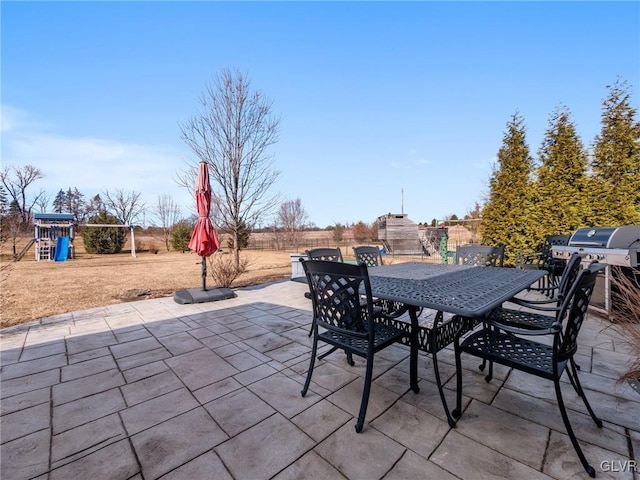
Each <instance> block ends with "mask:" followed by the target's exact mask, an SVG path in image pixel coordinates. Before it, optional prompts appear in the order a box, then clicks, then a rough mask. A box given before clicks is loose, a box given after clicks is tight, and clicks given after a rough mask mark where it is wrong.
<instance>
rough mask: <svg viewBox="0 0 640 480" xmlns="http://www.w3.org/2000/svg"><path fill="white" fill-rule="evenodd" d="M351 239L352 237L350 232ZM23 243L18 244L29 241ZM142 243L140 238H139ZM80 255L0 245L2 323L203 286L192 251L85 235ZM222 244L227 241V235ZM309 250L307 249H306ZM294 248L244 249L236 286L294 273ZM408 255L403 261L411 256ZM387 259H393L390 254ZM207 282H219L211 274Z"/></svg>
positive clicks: (321, 239) (317, 236) (315, 235)
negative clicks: (99, 249) (53, 255)
mask: <svg viewBox="0 0 640 480" xmlns="http://www.w3.org/2000/svg"><path fill="white" fill-rule="evenodd" d="M305 238H306V239H307V240H309V241H313V242H315V244H316V246H321V245H326V246H329V245H332V244H333V242H332V240H331V233H330V232H326V231H318V232H306V235H305ZM346 238H347V239H348V240H347V242H348V243H351V242H352V239H350V238H349V236H347V237H346ZM136 239H137V240H139V241H140V242H142V244H144V245H147V246H148V245H151V244H154V245H160V244H161V242H159V241H158V240H157V239H154V238H151V237H150V238H145V237H139V236H138V235H136ZM28 240H29V239H28V238H24V239H22V240H21V241H20V242H18V249H17V251H20V250H21V248H22V247H23V246H24V245H25V244H26V243H27V241H28ZM136 243H138V242H136ZM74 244H75V249H76V258H75V259H74V260H69V261H67V262H51V261H41V262H36V261H35V259H34V256H35V255H34V250H33V247H32V248H31V250H29V251H28V252H27V254H26V255H25V256H24V258H23V259H22V260H20V261H19V262H13V261H12V256H11V254H10V253H11V250H10V247H9V245H7V244H4V245H1V246H0V247H1V248H0V258H1V260H2V263H1V266H0V299H1V305H0V307H1V310H0V328H5V327H9V326H11V325H17V324H19V323H25V322H30V321H32V320H38V319H40V318H45V317H49V316H52V315H57V314H61V313H67V312H73V311H76V310H84V309H87V308H93V307H99V306H103V305H110V304H116V303H122V302H128V301H132V300H142V299H145V298H155V297H172V296H173V294H174V293H175V291H176V290H181V289H185V288H198V287H200V286H201V285H202V277H201V271H202V270H201V258H200V257H199V256H197V255H196V254H195V253H193V252H185V253H178V252H167V251H162V250H161V251H159V252H158V253H157V254H152V253H150V252H149V251H146V250H145V251H142V252H139V253H138V254H137V256H136V257H135V258H134V257H132V256H131V250H130V246H129V242H128V243H127V245H125V247H124V248H125V250H124V253H119V254H116V255H91V254H87V253H86V252H85V250H84V244H83V243H82V237H80V236H78V237H76V238H75V241H74ZM221 244H222V245H226V242H225V241H224V239H221ZM302 250H304V249H302ZM290 253H291V252H290V251H289V250H285V251H270V250H244V251H242V252H241V256H242V258H246V259H247V260H248V265H247V271H246V272H245V273H243V274H242V275H241V276H240V277H239V278H237V279H236V280H235V281H234V283H233V284H232V288H233V287H243V286H248V285H257V284H260V283H266V282H269V281H273V280H276V279H280V278H290V276H291V257H290ZM342 253H343V256H344V258H345V260H350V259H353V253H352V250H351V247H343V248H342ZM409 260H411V258H410V257H405V258H403V259H402V260H400V261H409ZM385 262H386V263H393V262H394V260H393V259H391V258H389V259H386V260H385ZM207 286H211V287H214V286H215V284H214V283H213V280H212V279H211V277H209V278H208V279H207Z"/></svg>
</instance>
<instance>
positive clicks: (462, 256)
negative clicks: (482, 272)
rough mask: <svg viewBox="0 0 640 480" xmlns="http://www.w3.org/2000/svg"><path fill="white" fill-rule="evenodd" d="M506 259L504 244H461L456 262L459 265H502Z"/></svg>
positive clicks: (457, 248)
mask: <svg viewBox="0 0 640 480" xmlns="http://www.w3.org/2000/svg"><path fill="white" fill-rule="evenodd" d="M503 261H504V246H499V247H493V246H490V245H478V244H474V243H472V244H469V245H460V246H458V247H456V263H458V265H474V266H477V267H481V266H482V267H501V266H502V263H503Z"/></svg>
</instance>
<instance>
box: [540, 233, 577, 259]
mask: <svg viewBox="0 0 640 480" xmlns="http://www.w3.org/2000/svg"><path fill="white" fill-rule="evenodd" d="M570 239H571V235H545V237H544V242H542V245H541V246H540V248H539V249H538V251H539V253H540V256H541V258H542V260H543V261H545V262H548V261H549V260H551V258H552V249H553V247H557V246H567V245H569V240H570Z"/></svg>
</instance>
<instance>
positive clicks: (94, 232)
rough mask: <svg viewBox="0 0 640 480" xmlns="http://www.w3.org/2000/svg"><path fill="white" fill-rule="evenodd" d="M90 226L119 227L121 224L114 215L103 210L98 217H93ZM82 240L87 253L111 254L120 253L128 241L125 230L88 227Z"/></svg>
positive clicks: (83, 232)
mask: <svg viewBox="0 0 640 480" xmlns="http://www.w3.org/2000/svg"><path fill="white" fill-rule="evenodd" d="M87 223H88V224H92V223H93V224H100V225H119V224H120V222H119V221H118V219H117V218H116V217H114V216H113V215H109V214H108V213H107V212H106V211H104V210H102V211H100V213H98V215H96V216H94V217H91V218H90V219H89V221H88V222H87ZM82 239H83V240H84V245H85V249H86V251H87V253H98V254H111V253H120V252H121V251H122V247H124V244H125V242H126V241H127V234H126V231H125V229H124V228H114V227H87V228H84V229H83V231H82Z"/></svg>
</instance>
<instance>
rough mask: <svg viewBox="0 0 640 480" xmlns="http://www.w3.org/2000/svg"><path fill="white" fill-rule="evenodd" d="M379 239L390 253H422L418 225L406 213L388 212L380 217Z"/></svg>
mask: <svg viewBox="0 0 640 480" xmlns="http://www.w3.org/2000/svg"><path fill="white" fill-rule="evenodd" d="M377 222H378V240H380V241H381V242H382V244H383V245H384V248H385V250H386V251H387V252H388V253H392V254H398V255H402V254H404V255H407V254H421V253H422V252H423V248H422V244H421V243H420V232H419V230H418V225H417V224H416V223H414V222H412V221H411V220H409V217H408V216H407V214H405V213H400V214H398V213H395V214H394V213H388V214H386V215H382V216H380V217H378V220H377Z"/></svg>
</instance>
